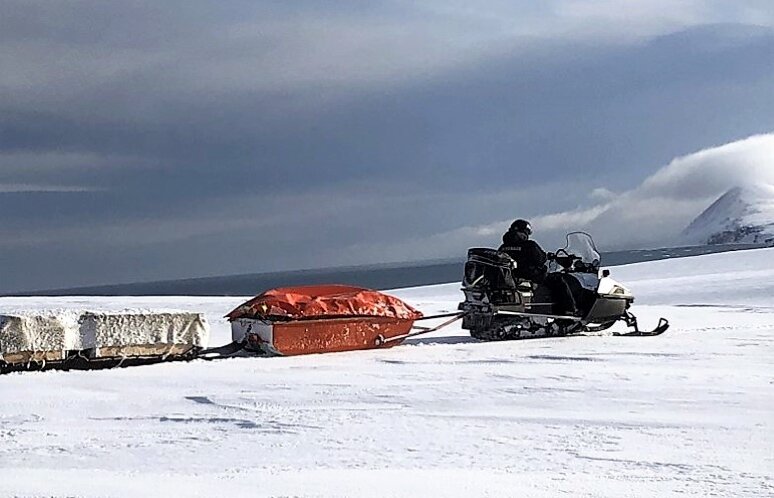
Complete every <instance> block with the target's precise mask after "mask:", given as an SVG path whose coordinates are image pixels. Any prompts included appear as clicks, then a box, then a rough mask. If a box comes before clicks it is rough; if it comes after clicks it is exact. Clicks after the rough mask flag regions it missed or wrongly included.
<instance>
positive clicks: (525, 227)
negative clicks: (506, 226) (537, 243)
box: [511, 219, 532, 240]
mask: <svg viewBox="0 0 774 498" xmlns="http://www.w3.org/2000/svg"><path fill="white" fill-rule="evenodd" d="M511 231H512V232H515V233H517V234H519V235H522V238H524V239H525V240H526V239H529V236H530V235H532V225H530V224H529V221H527V220H521V219H519V220H516V221H514V222H513V223H511Z"/></svg>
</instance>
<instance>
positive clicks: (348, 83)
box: [0, 0, 774, 292]
mask: <svg viewBox="0 0 774 498" xmlns="http://www.w3.org/2000/svg"><path fill="white" fill-rule="evenodd" d="M772 88H774V3H772V2H771V1H770V0H728V1H720V0H680V1H677V0H647V1H639V0H637V1H635V0H616V1H613V0H574V1H568V0H548V1H544V2H533V1H518V0H508V1H499V0H491V1H476V0H468V1H465V2H463V1H457V0H429V1H411V2H409V1H404V0H385V1H382V2H362V1H346V0H342V1H327V2H326V1H313V0H298V1H295V2H286V1H279V0H276V1H254V0H251V1H230V0H222V1H218V2H209V1H200V0H187V1H175V0H170V1H166V2H155V1H150V0H132V1H126V0H120V1H113V0H103V1H96V0H93V1H92V0H74V1H61V2H49V1H43V0H40V1H38V0H20V1H16V0H2V1H0V213H2V214H1V215H0V292H13V291H24V290H35V289H43V288H56V287H73V286H79V285H91V284H110V283H119V282H136V281H147V280H159V279H171V278H186V277H196V276H207V275H225V274H240V273H252V272H259V271H277V270H286V269H298V268H316V267H321V266H338V265H354V264H363V263H377V262H395V261H409V260H421V259H432V258H450V257H461V256H463V255H464V254H465V250H466V249H467V247H469V246H485V245H496V244H497V242H498V239H499V231H501V230H502V229H503V228H505V227H507V225H508V224H509V222H510V221H511V220H513V219H514V218H518V217H527V218H530V219H532V220H533V222H534V223H533V224H534V225H535V230H536V232H537V236H538V240H540V241H542V242H544V243H545V244H549V245H550V244H553V243H555V242H556V240H558V238H559V234H560V233H561V232H562V231H564V230H566V229H568V228H574V227H575V226H577V227H578V228H588V229H592V230H593V233H594V235H595V236H596V238H597V242H598V244H599V245H600V246H601V247H602V248H610V249H612V248H627V247H632V248H633V247H646V246H653V245H660V244H663V243H666V242H669V240H670V237H673V236H674V235H675V234H676V233H678V232H679V229H680V227H681V226H683V225H687V223H689V222H690V221H691V219H692V217H693V216H695V215H697V214H699V212H700V211H701V209H702V208H703V207H706V206H704V204H705V203H706V204H707V205H708V204H709V203H710V202H711V201H712V200H713V199H712V197H717V196H718V195H720V194H722V192H723V191H724V190H727V189H728V188H731V187H733V186H735V183H738V182H739V181H757V180H760V181H768V180H766V175H768V173H767V171H771V170H772V169H774V163H772V162H771V161H772V159H770V158H771V157H774V154H771V153H770V152H771V148H770V147H771V142H770V135H769V134H770V133H772V132H774V99H772V98H771V89H772ZM724 147H725V148H724ZM718 150H719V151H720V152H717V151H718ZM729 150H730V151H731V152H728V151H729ZM707 151H709V152H707ZM713 151H714V152H713ZM761 151H763V152H761ZM707 154H709V159H708V160H706V161H705V158H706V157H707ZM713 154H715V155H713ZM717 154H720V155H721V156H722V157H724V158H725V159H723V160H722V161H720V162H721V163H722V164H723V166H720V167H718V168H719V169H717V168H716V167H715V166H712V164H716V163H718V161H716V160H715V158H716V155H717ZM728 154H731V156H728ZM735 154H738V156H736V155H735ZM729 157H730V158H729ZM681 158H683V160H685V159H686V158H688V161H689V162H691V161H693V162H696V163H697V164H705V163H707V164H708V166H706V167H707V168H709V169H708V171H709V170H711V171H712V173H711V174H705V173H704V170H703V168H704V166H699V167H697V168H695V169H691V171H693V173H692V174H691V175H692V176H691V179H689V180H688V181H687V183H686V181H684V180H680V181H678V180H675V181H674V182H673V183H669V182H667V184H659V187H658V188H662V189H664V190H666V191H670V192H672V193H671V194H670V195H669V196H667V197H669V200H670V202H661V201H659V202H650V201H651V200H652V199H654V198H660V197H659V195H657V194H656V193H655V192H657V190H653V189H652V188H650V187H648V185H649V183H648V182H649V181H651V182H652V180H650V179H651V178H652V177H654V175H655V176H657V175H658V174H659V173H660V172H662V171H663V170H669V168H670V166H672V165H673V164H674V163H675V162H677V163H679V162H680V161H681ZM737 159H738V160H737ZM739 164H747V165H748V166H744V167H742V171H746V172H749V174H744V175H740V174H738V171H740V170H739V167H738V165H739ZM673 169H674V168H673ZM735 172H736V173H735ZM678 176H679V175H678ZM670 178H671V177H670ZM681 182H682V183H681ZM681 185H682V186H681ZM686 185H691V186H692V187H691V188H688V187H686ZM697 185H698V186H697ZM702 186H704V187H702ZM694 187H695V188H694ZM705 187H706V188H705ZM670 189H671V190H670ZM696 192H700V193H701V195H699V194H696ZM662 197H663V196H662ZM662 200H663V199H662ZM694 211H696V212H695V213H694ZM619 212H620V213H621V214H620V215H619V214H617V213H619ZM661 219H665V220H668V221H669V223H667V225H668V226H666V227H665V225H664V224H662V223H658V222H655V223H654V222H653V221H654V220H661ZM644 221H648V222H649V223H644ZM541 228H542V231H541Z"/></svg>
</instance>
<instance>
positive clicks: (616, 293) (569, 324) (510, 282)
mask: <svg viewBox="0 0 774 498" xmlns="http://www.w3.org/2000/svg"><path fill="white" fill-rule="evenodd" d="M551 262H552V271H551V272H550V273H549V275H548V277H547V281H550V280H551V279H554V281H555V280H556V279H561V280H563V282H564V285H566V286H567V287H568V288H569V290H570V291H571V293H572V295H573V298H574V301H575V304H576V308H577V310H576V312H575V313H574V314H567V313H565V310H563V309H561V306H560V305H559V304H558V303H557V299H556V296H554V295H553V292H552V290H551V288H552V286H551V285H547V284H535V283H534V282H531V281H528V280H522V279H519V278H517V277H515V274H516V272H515V271H514V270H515V269H516V266H515V265H516V263H515V262H514V261H513V259H511V257H510V256H508V255H507V254H505V253H503V252H500V251H497V250H495V249H487V248H474V249H470V250H469V251H468V260H467V262H466V264H465V272H464V276H463V282H462V291H463V292H464V294H465V301H463V302H462V303H460V305H459V309H460V311H462V312H464V313H465V315H464V317H463V322H462V328H464V329H467V330H469V331H470V334H471V336H473V337H474V338H477V339H480V340H487V341H494V340H513V339H526V338H533V337H552V336H565V335H570V334H583V333H589V332H600V331H602V330H606V329H609V328H610V327H612V326H613V325H614V324H615V323H616V322H617V321H619V320H622V321H624V322H625V323H626V324H627V325H628V326H629V327H632V328H633V329H634V330H633V331H632V332H629V333H626V334H616V335H659V334H662V333H663V332H665V331H666V330H667V328H669V323H668V322H667V321H666V320H664V319H662V320H661V321H660V323H659V326H658V327H657V328H656V329H655V330H653V331H648V332H643V331H640V330H639V327H638V325H637V319H636V318H635V317H634V315H632V314H631V313H630V312H629V308H630V307H631V305H632V303H634V296H633V295H632V293H631V292H630V291H629V290H628V289H626V288H625V287H624V286H623V285H621V284H619V283H618V282H616V281H614V280H613V279H612V278H610V272H609V271H607V270H604V271H600V267H599V264H600V259H599V253H598V252H597V251H596V248H595V247H594V243H593V240H592V239H591V237H590V236H589V235H588V234H585V233H582V232H576V233H572V234H570V235H568V244H567V247H565V248H564V249H560V250H559V251H557V253H556V254H555V255H552V257H551Z"/></svg>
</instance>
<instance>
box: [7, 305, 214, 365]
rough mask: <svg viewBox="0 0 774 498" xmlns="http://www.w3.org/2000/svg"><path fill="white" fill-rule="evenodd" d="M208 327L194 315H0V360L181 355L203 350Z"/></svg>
mask: <svg viewBox="0 0 774 498" xmlns="http://www.w3.org/2000/svg"><path fill="white" fill-rule="evenodd" d="M208 341H209V327H208V325H207V321H206V320H205V318H204V316H203V315H201V314H199V313H177V312H166V313H152V312H144V311H143V312H139V311H137V312H135V311H124V312H111V313H93V312H88V311H84V312H73V311H62V312H36V313H34V314H33V313H13V314H3V315H0V359H3V360H4V361H5V362H7V363H20V362H27V361H53V360H58V359H62V358H63V357H64V356H65V354H66V353H67V352H68V351H83V350H88V351H89V353H90V355H91V356H92V357H97V358H101V357H115V356H154V355H169V354H184V353H185V352H186V351H189V350H190V349H192V348H194V347H198V348H205V347H207V343H208Z"/></svg>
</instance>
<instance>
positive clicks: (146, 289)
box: [3, 244, 767, 297]
mask: <svg viewBox="0 0 774 498" xmlns="http://www.w3.org/2000/svg"><path fill="white" fill-rule="evenodd" d="M764 247H767V246H766V245H764V244H727V245H716V246H691V247H673V248H661V249H638V250H630V251H615V252H607V253H603V254H602V264H603V266H619V265H624V264H631V263H641V262H645V261H656V260H661V259H669V258H681V257H690V256H699V255H702V254H713V253H719V252H729V251H739V250H746V249H760V248H764ZM463 263H464V261H463V260H461V259H460V260H451V261H440V262H439V261H435V262H415V263H402V264H401V263H389V264H383V265H367V266H356V267H346V268H325V269H319V270H296V271H287V272H273V273H253V274H245V275H230V276H223V277H203V278H190V279H182V280H164V281H157V282H139V283H130V284H116V285H99V286H88V287H74V288H68V289H49V290H41V291H34V292H21V293H9V294H4V295H3V297H11V296H251V295H255V294H258V293H260V292H262V291H264V290H267V289H272V288H275V287H287V286H296V285H316V284H322V283H341V284H349V285H357V286H361V287H368V288H372V289H379V290H386V289H398V288H403V287H417V286H423V285H435V284H443V283H448V282H455V281H458V280H460V279H461V276H462V265H463Z"/></svg>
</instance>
